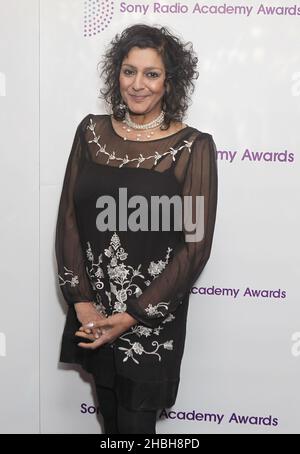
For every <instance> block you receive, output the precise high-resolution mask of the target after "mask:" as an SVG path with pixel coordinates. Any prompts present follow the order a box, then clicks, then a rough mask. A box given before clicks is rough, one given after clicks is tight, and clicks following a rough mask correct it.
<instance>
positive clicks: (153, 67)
mask: <svg viewBox="0 0 300 454" xmlns="http://www.w3.org/2000/svg"><path fill="white" fill-rule="evenodd" d="M125 65H126V66H129V67H130V68H133V69H136V67H135V66H133V65H130V64H129V63H123V65H122V66H125ZM145 69H146V70H148V71H149V70H150V69H159V70H160V71H162V68H156V67H155V66H148V67H147V68H145Z"/></svg>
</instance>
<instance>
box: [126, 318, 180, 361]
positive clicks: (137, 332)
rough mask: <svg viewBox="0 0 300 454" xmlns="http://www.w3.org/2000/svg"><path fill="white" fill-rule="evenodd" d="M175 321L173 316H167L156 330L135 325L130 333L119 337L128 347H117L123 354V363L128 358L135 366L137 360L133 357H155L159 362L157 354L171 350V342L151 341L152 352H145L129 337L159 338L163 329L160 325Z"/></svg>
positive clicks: (142, 347)
mask: <svg viewBox="0 0 300 454" xmlns="http://www.w3.org/2000/svg"><path fill="white" fill-rule="evenodd" d="M173 320H175V316H174V315H173V314H169V315H168V317H167V318H166V319H165V320H164V321H163V322H162V323H161V324H160V325H159V326H158V327H157V328H148V327H146V326H143V325H139V324H138V325H135V326H133V327H132V328H131V332H127V333H125V334H123V335H122V336H120V337H119V339H120V340H122V341H124V342H127V343H128V344H129V345H128V347H118V349H119V350H122V351H124V352H125V358H124V360H123V362H126V361H127V360H128V359H129V358H130V359H132V361H134V362H135V363H136V364H139V361H138V359H137V358H136V356H134V355H139V356H141V355H143V354H145V355H156V356H157V357H158V360H159V361H161V355H160V354H159V353H158V350H159V349H161V348H162V349H163V350H173V340H168V341H166V342H163V343H161V344H160V343H159V342H157V341H153V342H152V343H151V345H152V346H153V347H155V348H154V350H152V351H147V350H146V349H145V347H144V346H143V345H142V344H141V343H140V342H134V341H133V342H132V341H131V339H130V338H129V337H130V336H133V335H134V336H135V337H136V336H137V337H143V336H144V337H146V338H147V337H149V336H159V335H160V332H161V331H162V330H163V329H164V328H163V326H162V325H165V324H166V323H170V322H172V321H173Z"/></svg>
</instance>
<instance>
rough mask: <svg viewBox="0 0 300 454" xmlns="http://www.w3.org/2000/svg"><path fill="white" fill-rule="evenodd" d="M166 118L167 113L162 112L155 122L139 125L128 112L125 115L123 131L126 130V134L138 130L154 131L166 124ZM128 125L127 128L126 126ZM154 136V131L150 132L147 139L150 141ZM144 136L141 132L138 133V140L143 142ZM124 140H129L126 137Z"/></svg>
mask: <svg viewBox="0 0 300 454" xmlns="http://www.w3.org/2000/svg"><path fill="white" fill-rule="evenodd" d="M164 118H165V113H164V111H163V110H162V111H161V113H160V114H159V116H158V117H157V118H155V119H154V120H152V121H150V122H149V123H144V124H139V123H134V122H133V121H132V120H131V118H130V115H129V112H126V114H125V119H124V120H123V123H124V126H123V129H124V130H126V132H129V133H130V132H132V130H133V129H136V130H138V131H142V130H149V129H154V128H157V127H158V126H160V125H161V124H162V123H163V122H164ZM125 125H126V126H125ZM153 134H154V131H149V132H147V133H146V137H147V139H150V138H151V137H152V136H153ZM141 137H142V134H141V133H140V132H136V140H137V141H138V140H141ZM123 139H124V140H127V139H128V137H127V136H125V137H123Z"/></svg>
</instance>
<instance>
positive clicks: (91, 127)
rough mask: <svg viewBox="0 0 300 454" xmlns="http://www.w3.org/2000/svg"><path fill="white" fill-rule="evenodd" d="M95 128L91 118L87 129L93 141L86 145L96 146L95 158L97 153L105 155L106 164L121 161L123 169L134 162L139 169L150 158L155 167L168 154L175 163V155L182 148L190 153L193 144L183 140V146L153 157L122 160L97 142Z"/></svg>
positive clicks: (97, 137) (126, 157)
mask: <svg viewBox="0 0 300 454" xmlns="http://www.w3.org/2000/svg"><path fill="white" fill-rule="evenodd" d="M95 128H96V123H93V120H92V118H90V124H89V125H88V126H87V129H89V130H90V131H91V132H92V133H93V139H91V140H89V141H88V143H95V144H97V146H98V151H97V152H96V156H98V154H99V153H102V154H105V155H106V156H108V159H107V161H106V164H108V163H109V161H122V163H121V164H120V165H119V167H123V166H124V165H125V164H127V163H128V162H134V161H137V167H140V164H141V163H142V162H144V161H147V160H148V159H152V158H154V166H155V165H156V164H157V161H158V160H159V159H160V158H162V157H163V156H167V155H168V154H171V155H172V160H173V161H175V159H176V154H177V153H178V152H179V151H180V150H182V149H183V148H187V149H188V151H189V153H191V147H192V144H193V142H189V141H188V140H184V141H183V145H181V146H179V147H178V148H172V147H171V148H170V149H169V150H167V151H166V152H165V153H162V154H160V153H158V151H155V154H154V155H151V156H147V157H146V158H145V157H144V156H143V155H142V154H140V155H139V156H138V157H137V158H132V159H129V158H128V155H127V154H126V155H125V157H123V158H118V157H117V156H116V152H115V151H112V152H111V153H109V152H108V151H106V144H104V145H101V144H100V142H99V140H100V139H101V135H98V136H97V135H96V133H95Z"/></svg>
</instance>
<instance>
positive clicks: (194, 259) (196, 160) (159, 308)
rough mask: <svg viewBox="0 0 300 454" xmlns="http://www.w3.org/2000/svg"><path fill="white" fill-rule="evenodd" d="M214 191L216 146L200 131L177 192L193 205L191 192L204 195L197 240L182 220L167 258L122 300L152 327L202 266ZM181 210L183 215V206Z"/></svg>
mask: <svg viewBox="0 0 300 454" xmlns="http://www.w3.org/2000/svg"><path fill="white" fill-rule="evenodd" d="M217 191H218V175H217V161H216V146H215V143H214V140H213V137H212V136H211V135H210V134H207V133H201V134H200V135H199V136H198V137H197V138H196V139H195V140H194V142H193V144H192V147H191V153H190V156H189V159H188V162H187V165H186V167H185V175H184V178H183V184H182V194H181V195H182V196H192V197H190V200H192V201H193V206H195V205H194V203H195V200H196V198H195V196H204V197H203V198H202V200H204V210H202V215H201V216H199V217H198V218H199V219H198V220H197V219H196V223H195V225H196V228H197V227H198V228H200V230H201V227H200V223H202V226H203V227H204V229H203V228H202V231H203V230H204V233H203V235H202V236H201V238H202V239H200V241H199V240H198V239H196V241H190V239H189V240H188V238H187V235H188V234H190V233H191V232H188V231H187V230H186V228H185V223H184V222H183V224H184V225H183V236H182V238H183V240H182V242H181V243H179V245H178V246H177V248H176V249H175V250H174V254H173V257H172V258H171V260H170V262H169V263H168V264H167V266H166V267H165V269H164V270H163V271H162V273H161V274H160V275H159V276H158V277H156V278H155V279H154V280H153V281H152V282H151V284H150V285H149V287H147V288H146V289H145V290H144V292H143V293H142V294H141V295H140V296H139V297H138V298H137V299H134V298H129V300H128V301H127V302H126V303H127V312H128V313H129V314H130V315H132V316H133V317H134V318H135V319H137V320H138V321H139V322H141V323H143V324H145V325H146V326H149V327H153V328H154V327H156V326H158V324H159V323H161V322H162V321H163V320H164V319H165V318H166V317H167V316H168V315H169V314H170V313H172V312H174V311H175V310H176V308H177V307H178V305H179V304H181V302H182V300H183V298H184V297H185V296H186V295H187V294H188V292H189V290H190V288H191V287H192V286H193V284H194V283H195V281H196V280H197V279H198V277H199V276H200V274H201V272H202V270H203V268H204V267H205V264H206V262H207V261H208V258H209V256H210V251H211V246H212V240H213V233H214V226H215V218H216V209H217ZM184 207H185V205H184ZM183 213H184V217H185V215H186V209H185V208H184V210H183ZM193 213H194V212H193ZM193 220H194V214H193ZM197 223H198V224H199V225H198V226H197ZM190 238H191V237H190Z"/></svg>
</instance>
